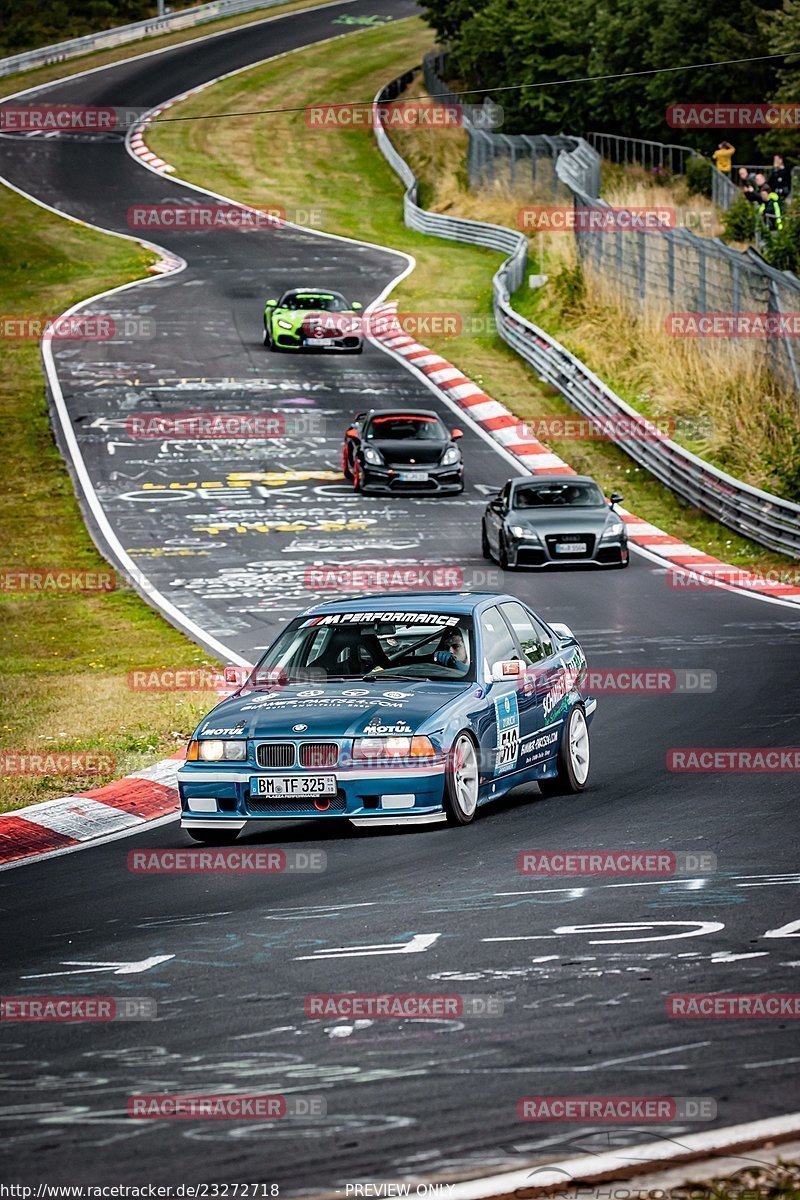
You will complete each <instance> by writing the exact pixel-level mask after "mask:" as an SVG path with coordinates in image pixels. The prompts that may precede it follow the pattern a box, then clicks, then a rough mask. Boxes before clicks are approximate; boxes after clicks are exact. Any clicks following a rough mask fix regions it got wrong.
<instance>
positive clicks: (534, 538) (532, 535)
mask: <svg viewBox="0 0 800 1200" xmlns="http://www.w3.org/2000/svg"><path fill="white" fill-rule="evenodd" d="M510 529H511V532H512V533H513V535H514V537H515V538H522V539H524V540H525V541H526V542H538V541H539V535H538V533H536V532H535V530H533V529H526V528H525V526H524V525H511V526H510Z"/></svg>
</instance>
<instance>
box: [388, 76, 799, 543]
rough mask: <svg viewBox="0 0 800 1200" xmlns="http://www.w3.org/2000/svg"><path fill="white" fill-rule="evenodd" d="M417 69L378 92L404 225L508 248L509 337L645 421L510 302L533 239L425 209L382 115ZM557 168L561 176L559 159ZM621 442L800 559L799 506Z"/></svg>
mask: <svg viewBox="0 0 800 1200" xmlns="http://www.w3.org/2000/svg"><path fill="white" fill-rule="evenodd" d="M419 69H420V68H416V69H415V70H413V71H407V72H406V73H405V74H404V75H401V76H399V77H398V78H397V79H393V80H392V81H391V83H389V84H387V85H386V86H385V87H383V88H382V89H381V90H380V91H379V92H378V94H377V96H376V97H375V106H376V109H375V120H374V121H373V127H374V129H375V136H376V138H377V142H378V146H379V148H380V150H381V153H382V154H383V155H384V157H385V158H386V160H387V161H388V162H389V164H390V166H391V167H392V168H393V169H394V170H395V171H396V172H397V174H398V175H399V176H400V178H401V179H402V181H403V183H404V184H405V188H406V190H405V195H404V197H403V215H404V220H405V223H406V225H408V226H409V228H411V229H415V230H417V231H418V232H419V233H427V234H430V235H432V236H433V237H441V238H447V239H448V240H450V241H456V242H467V243H469V244H470V245H474V246H487V247H489V248H490V249H493V250H501V251H505V252H506V254H507V255H508V257H507V258H506V260H505V262H504V263H503V264H502V265H501V266H500V268H499V269H498V270H497V272H496V273H495V276H494V279H493V281H492V287H493V296H494V313H495V320H496V323H497V328H498V331H499V333H500V335H501V337H502V338H503V340H504V341H505V342H507V343H508V345H509V346H511V347H512V349H514V350H516V352H517V353H518V354H519V355H520V356H521V357H522V358H524V359H525V361H526V362H527V363H529V364H530V365H531V366H532V367H533V368H534V370H535V371H536V372H537V374H538V376H539V378H540V379H541V380H542V381H543V382H545V383H548V384H550V385H551V386H552V387H554V388H556V389H557V390H558V391H559V392H560V393H561V395H562V396H563V397H564V398H565V400H567V401H568V403H570V404H571V405H572V406H573V408H576V409H577V410H578V412H580V413H582V414H583V415H584V416H587V417H604V418H606V419H608V418H612V417H616V418H619V417H624V418H626V419H628V420H630V419H632V420H634V421H636V420H639V421H642V420H643V418H642V416H641V414H640V413H637V412H636V410H635V409H633V408H631V406H630V405H629V404H626V403H625V401H624V400H622V399H621V397H619V396H617V395H616V393H615V392H613V391H612V390H611V388H609V387H608V386H607V385H606V384H605V383H603V381H602V380H601V379H598V377H597V376H596V375H595V374H594V373H593V372H592V371H590V370H589V368H588V367H586V366H585V365H584V364H583V363H582V362H581V361H580V359H578V358H576V357H575V355H574V354H571V353H570V351H569V350H567V349H566V348H565V347H564V346H562V345H561V344H560V343H559V342H557V341H556V340H555V339H554V338H551V337H550V336H549V335H548V334H547V333H545V332H544V330H543V329H540V328H539V327H538V326H537V325H534V324H532V323H531V322H530V321H527V320H526V319H525V318H524V317H522V316H520V314H519V313H517V312H515V311H514V309H513V308H512V307H511V302H510V301H511V294H512V293H513V292H514V291H515V290H516V289H517V288H518V287H519V285H520V284H521V283H522V280H523V279H524V277H525V269H526V265H527V256H528V240H527V238H526V237H525V235H524V234H522V233H520V232H517V231H515V230H512V229H506V228H505V227H504V226H502V225H490V224H488V223H486V222H483V221H473V220H467V219H464V218H460V217H451V216H445V215H443V214H440V213H433V212H428V211H427V210H426V209H423V208H420V206H419V204H418V203H417V194H418V188H417V179H416V176H415V175H414V172H413V171H412V169H411V167H410V166H409V165H408V163H407V162H406V161H405V159H404V158H403V157H402V156H401V155H400V154H398V152H397V150H396V149H395V147H394V146H393V145H392V143H391V141H390V139H389V137H388V135H387V133H386V130H385V129H384V127H383V125H382V124H381V122H380V119H379V117H378V113H377V106H378V105H379V104H381V103H386V102H389V101H392V100H394V99H396V98H397V97H398V96H399V95H400V94H401V92H403V91H404V90H405V89H406V87H408V85H409V84H410V83H411V81H412V80H413V79H414V77H415V75H416V74H417V72H418V71H419ZM465 120H466V118H465ZM575 140H576V141H578V139H575ZM559 157H561V155H559ZM564 157H565V158H567V159H568V158H569V157H570V152H569V151H566V152H564ZM564 167H567V164H566V163H565V164H563V167H562V171H563V170H564ZM568 169H569V170H571V168H568ZM556 171H557V173H559V174H561V172H559V163H558V159H557V160H556ZM564 174H567V171H564ZM622 448H623V449H624V450H625V453H626V454H627V455H628V456H629V457H630V458H632V459H633V460H634V462H637V463H639V465H640V466H643V467H645V468H646V470H648V471H650V473H651V474H652V475H654V476H655V477H656V478H657V479H659V480H660V481H661V482H662V483H663V484H665V485H666V486H667V487H668V488H670V490H671V491H673V492H675V493H676V494H677V495H678V496H681V497H682V498H683V499H684V500H687V501H688V502H689V503H690V504H692V505H694V506H695V507H696V508H699V509H701V510H702V511H703V512H706V513H708V514H709V515H710V516H713V517H715V518H716V519H717V520H718V521H721V522H722V523H723V524H724V525H727V526H728V528H729V529H734V530H735V531H736V532H737V533H740V534H742V535H743V536H745V537H748V538H751V539H752V540H753V541H756V542H759V543H760V544H761V545H763V546H768V547H770V549H773V550H778V551H781V552H782V553H785V554H790V555H792V556H793V557H795V558H800V505H798V504H793V503H792V502H791V501H789V500H782V499H781V498H780V497H778V496H772V495H770V494H769V492H762V491H760V490H759V489H758V488H754V487H750V485H749V484H746V483H742V482H741V480H738V479H734V478H733V476H731V475H728V474H726V473H725V472H724V471H720V470H719V469H718V468H717V467H713V466H711V464H710V463H707V462H704V461H703V459H701V458H698V457H697V455H695V454H692V453H691V452H690V451H688V450H685V449H684V448H683V447H682V446H679V445H677V443H675V442H673V441H670V440H669V439H667V438H664V439H663V440H661V439H659V440H645V439H633V438H631V439H627V440H626V441H625V442H624V443H622Z"/></svg>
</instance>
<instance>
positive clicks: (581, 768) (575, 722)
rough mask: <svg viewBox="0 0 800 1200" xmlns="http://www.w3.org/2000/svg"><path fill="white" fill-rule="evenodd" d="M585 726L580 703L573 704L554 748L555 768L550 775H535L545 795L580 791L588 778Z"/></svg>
mask: <svg viewBox="0 0 800 1200" xmlns="http://www.w3.org/2000/svg"><path fill="white" fill-rule="evenodd" d="M589 758H590V753H589V726H588V725H587V724H586V713H585V712H584V711H583V706H582V705H580V704H576V705H575V707H574V708H573V710H572V712H571V713H570V714H569V717H568V718H567V725H566V728H565V730H564V732H563V734H562V735H561V746H560V747H559V751H558V760H557V772H556V775H555V776H554V777H553V778H552V779H539V780H538V781H537V782H538V784H539V789H540V791H541V792H542V793H543V795H545V796H563V795H569V794H574V793H575V792H582V791H583V789H584V788H585V787H586V782H587V780H588V778H589Z"/></svg>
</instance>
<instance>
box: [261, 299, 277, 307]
mask: <svg viewBox="0 0 800 1200" xmlns="http://www.w3.org/2000/svg"><path fill="white" fill-rule="evenodd" d="M277 307H278V301H277V300H268V301H267V303H266V304H265V305H264V308H277Z"/></svg>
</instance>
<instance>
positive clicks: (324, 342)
mask: <svg viewBox="0 0 800 1200" xmlns="http://www.w3.org/2000/svg"><path fill="white" fill-rule="evenodd" d="M335 344H336V338H325V337H322V338H315V337H310V338H306V345H307V346H334V345H335Z"/></svg>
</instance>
